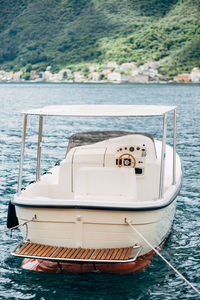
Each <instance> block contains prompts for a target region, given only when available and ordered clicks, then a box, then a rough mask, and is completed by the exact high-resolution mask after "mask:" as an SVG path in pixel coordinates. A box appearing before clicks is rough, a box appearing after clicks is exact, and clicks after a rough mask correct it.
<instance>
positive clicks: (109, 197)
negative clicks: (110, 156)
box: [74, 167, 137, 202]
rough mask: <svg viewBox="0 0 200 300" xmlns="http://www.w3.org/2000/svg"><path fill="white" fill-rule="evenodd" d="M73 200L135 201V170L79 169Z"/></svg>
mask: <svg viewBox="0 0 200 300" xmlns="http://www.w3.org/2000/svg"><path fill="white" fill-rule="evenodd" d="M76 174H77V175H76V180H75V189H74V197H75V199H77V200H78V199H84V200H86V201H87V200H93V201H105V202H107V201H114V202H131V201H137V189H136V176H135V169H130V168H121V169H119V168H105V167H81V168H80V169H79V171H78V172H77V173H76Z"/></svg>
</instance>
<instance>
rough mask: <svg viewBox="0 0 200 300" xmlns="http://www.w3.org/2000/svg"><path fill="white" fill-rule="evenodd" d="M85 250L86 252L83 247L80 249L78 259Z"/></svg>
mask: <svg viewBox="0 0 200 300" xmlns="http://www.w3.org/2000/svg"><path fill="white" fill-rule="evenodd" d="M84 252H85V249H83V248H81V249H80V251H79V254H78V255H77V257H76V259H80V258H81V257H82V255H83V253H84Z"/></svg>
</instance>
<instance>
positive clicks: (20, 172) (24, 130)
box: [17, 114, 28, 195]
mask: <svg viewBox="0 0 200 300" xmlns="http://www.w3.org/2000/svg"><path fill="white" fill-rule="evenodd" d="M27 118H28V115H27V114H24V124H23V132H22V144H21V154H20V163H19V177H18V187H17V194H18V195H19V194H20V193H21V188H22V172H23V164H24V150H25V140H26V127H27Z"/></svg>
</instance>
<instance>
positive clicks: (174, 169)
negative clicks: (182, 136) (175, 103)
mask: <svg viewBox="0 0 200 300" xmlns="http://www.w3.org/2000/svg"><path fill="white" fill-rule="evenodd" d="M172 184H173V185H175V184H176V109H174V137H173V182H172Z"/></svg>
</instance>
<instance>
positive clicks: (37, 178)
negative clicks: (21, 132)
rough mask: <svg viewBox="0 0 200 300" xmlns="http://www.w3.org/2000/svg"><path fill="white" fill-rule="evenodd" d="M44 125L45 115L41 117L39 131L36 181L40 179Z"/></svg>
mask: <svg viewBox="0 0 200 300" xmlns="http://www.w3.org/2000/svg"><path fill="white" fill-rule="evenodd" d="M42 127H43V116H40V119H39V132H38V149H37V168H36V181H39V180H40V162H41V151H42V146H41V143H42Z"/></svg>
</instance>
